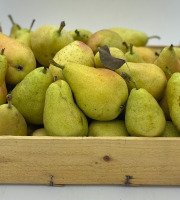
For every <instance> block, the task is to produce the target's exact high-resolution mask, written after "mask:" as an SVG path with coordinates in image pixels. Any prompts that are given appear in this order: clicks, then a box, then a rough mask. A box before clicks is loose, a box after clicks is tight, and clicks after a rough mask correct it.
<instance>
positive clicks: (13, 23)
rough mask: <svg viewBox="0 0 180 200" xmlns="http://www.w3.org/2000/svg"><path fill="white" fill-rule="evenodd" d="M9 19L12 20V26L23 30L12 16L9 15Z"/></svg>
mask: <svg viewBox="0 0 180 200" xmlns="http://www.w3.org/2000/svg"><path fill="white" fill-rule="evenodd" d="M8 17H9V19H10V21H11V23H12V25H16V26H17V27H18V29H21V27H20V26H19V25H18V24H16V23H15V22H14V20H13V18H12V15H8Z"/></svg>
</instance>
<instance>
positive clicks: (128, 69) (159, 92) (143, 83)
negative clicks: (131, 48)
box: [116, 62, 167, 100]
mask: <svg viewBox="0 0 180 200" xmlns="http://www.w3.org/2000/svg"><path fill="white" fill-rule="evenodd" d="M116 72H117V73H118V74H120V75H121V73H122V72H125V73H127V74H129V75H130V76H131V77H132V79H133V80H134V81H135V82H136V84H137V85H138V87H140V88H144V89H146V90H147V91H148V92H149V93H150V94H151V95H153V97H154V98H155V99H156V100H160V99H161V98H162V96H163V93H164V90H165V88H166V85H167V79H166V76H165V74H164V72H163V71H162V69H160V68H159V67H158V66H156V65H155V64H151V63H132V62H127V63H124V65H123V66H121V67H120V68H119V69H117V70H116ZM127 85H128V87H129V90H131V89H132V88H134V87H135V86H134V84H133V83H132V82H131V81H130V82H127Z"/></svg>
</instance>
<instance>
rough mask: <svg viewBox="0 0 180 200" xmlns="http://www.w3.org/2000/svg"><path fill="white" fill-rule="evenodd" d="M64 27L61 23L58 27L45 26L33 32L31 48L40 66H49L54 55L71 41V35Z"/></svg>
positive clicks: (63, 23)
mask: <svg viewBox="0 0 180 200" xmlns="http://www.w3.org/2000/svg"><path fill="white" fill-rule="evenodd" d="M64 27H65V22H64V21H62V22H61V25H60V27H58V26H56V25H49V24H46V25H43V26H40V27H39V28H37V29H36V30H34V31H33V33H32V35H31V48H32V50H33V52H34V55H35V57H36V59H37V61H38V62H39V63H40V64H41V65H43V66H49V61H50V60H51V59H52V58H53V57H54V56H55V54H56V53H57V52H58V51H59V50H60V49H62V48H63V47H65V46H66V45H68V44H69V43H71V42H72V41H73V38H72V36H71V34H70V33H69V31H67V30H65V29H64Z"/></svg>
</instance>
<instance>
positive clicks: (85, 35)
mask: <svg viewBox="0 0 180 200" xmlns="http://www.w3.org/2000/svg"><path fill="white" fill-rule="evenodd" d="M70 34H71V36H72V37H73V39H74V40H78V41H82V42H84V43H85V44H86V43H87V41H88V39H89V37H90V36H91V35H92V32H91V31H89V30H86V29H82V28H78V29H75V30H72V31H70Z"/></svg>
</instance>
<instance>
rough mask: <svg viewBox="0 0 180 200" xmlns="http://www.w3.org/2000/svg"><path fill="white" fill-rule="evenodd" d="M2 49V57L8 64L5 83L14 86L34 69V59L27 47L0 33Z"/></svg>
mask: <svg viewBox="0 0 180 200" xmlns="http://www.w3.org/2000/svg"><path fill="white" fill-rule="evenodd" d="M2 48H5V52H4V55H5V56H6V57H7V62H8V68H7V72H6V83H8V84H11V85H16V84H17V83H19V82H20V81H22V79H23V78H24V77H25V76H26V75H27V74H28V73H29V72H31V71H32V70H33V69H35V68H36V59H35V57H34V54H33V52H32V50H31V49H30V48H29V47H28V46H26V45H24V44H23V43H21V42H19V41H17V40H15V39H13V38H10V37H8V36H7V35H5V34H3V33H0V49H2Z"/></svg>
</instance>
